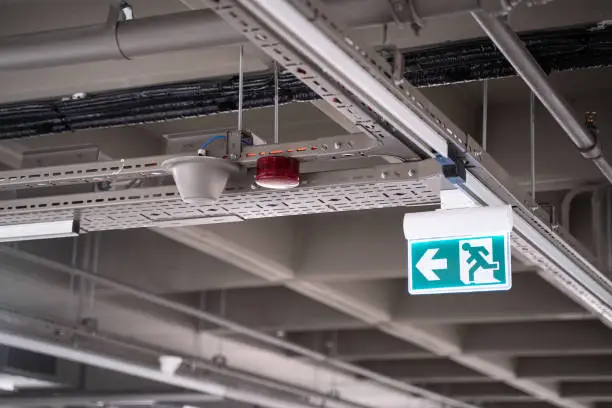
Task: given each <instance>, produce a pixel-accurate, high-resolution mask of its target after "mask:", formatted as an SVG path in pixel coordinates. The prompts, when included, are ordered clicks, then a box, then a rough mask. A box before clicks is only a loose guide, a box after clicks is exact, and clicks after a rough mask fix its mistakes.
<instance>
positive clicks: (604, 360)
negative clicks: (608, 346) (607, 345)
mask: <svg viewBox="0 0 612 408" xmlns="http://www.w3.org/2000/svg"><path fill="white" fill-rule="evenodd" d="M515 367H516V375H517V376H518V377H521V378H533V379H537V380H547V381H550V380H554V381H559V380H581V381H585V380H610V381H612V355H607V356H599V355H598V356H554V357H518V358H516V359H515Z"/></svg>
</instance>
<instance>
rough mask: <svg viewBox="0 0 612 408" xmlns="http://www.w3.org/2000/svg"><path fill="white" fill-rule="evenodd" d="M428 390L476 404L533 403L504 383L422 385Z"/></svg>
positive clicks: (530, 399) (520, 392) (527, 397)
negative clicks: (502, 402)
mask: <svg viewBox="0 0 612 408" xmlns="http://www.w3.org/2000/svg"><path fill="white" fill-rule="evenodd" d="M422 385H423V387H425V388H427V389H428V390H431V391H434V392H439V393H440V394H443V395H447V396H449V397H452V398H458V399H462V400H466V401H470V402H474V403H483V402H501V401H533V397H532V396H530V395H527V394H525V393H524V392H522V391H519V390H517V389H516V388H513V387H510V386H508V385H506V384H504V383H497V382H474V383H440V384H426V383H425V384H422Z"/></svg>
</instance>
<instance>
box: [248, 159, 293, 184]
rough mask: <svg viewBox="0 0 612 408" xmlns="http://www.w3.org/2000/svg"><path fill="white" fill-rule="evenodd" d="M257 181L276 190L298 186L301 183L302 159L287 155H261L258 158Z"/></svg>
mask: <svg viewBox="0 0 612 408" xmlns="http://www.w3.org/2000/svg"><path fill="white" fill-rule="evenodd" d="M255 183H256V184H257V185H258V186H260V187H264V188H271V189H274V190H286V189H289V188H294V187H297V186H298V185H299V184H300V161H299V160H297V159H295V158H293V157H286V156H267V157H261V158H260V159H259V160H257V175H256V176H255Z"/></svg>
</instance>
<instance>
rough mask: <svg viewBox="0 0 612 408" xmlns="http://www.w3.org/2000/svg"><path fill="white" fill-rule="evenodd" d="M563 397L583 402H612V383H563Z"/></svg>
mask: <svg viewBox="0 0 612 408" xmlns="http://www.w3.org/2000/svg"><path fill="white" fill-rule="evenodd" d="M561 395H563V396H565V397H568V398H575V399H581V400H597V401H609V402H612V381H599V382H582V381H581V382H563V383H561Z"/></svg>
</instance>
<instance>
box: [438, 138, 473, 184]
mask: <svg viewBox="0 0 612 408" xmlns="http://www.w3.org/2000/svg"><path fill="white" fill-rule="evenodd" d="M436 160H437V161H438V163H440V165H441V166H442V175H443V176H444V178H446V179H447V180H448V181H449V182H451V183H452V184H456V185H461V184H463V183H465V178H466V169H465V163H466V161H465V154H464V153H462V152H461V151H459V149H457V148H456V147H455V146H454V145H449V146H448V157H443V156H438V157H436Z"/></svg>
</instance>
